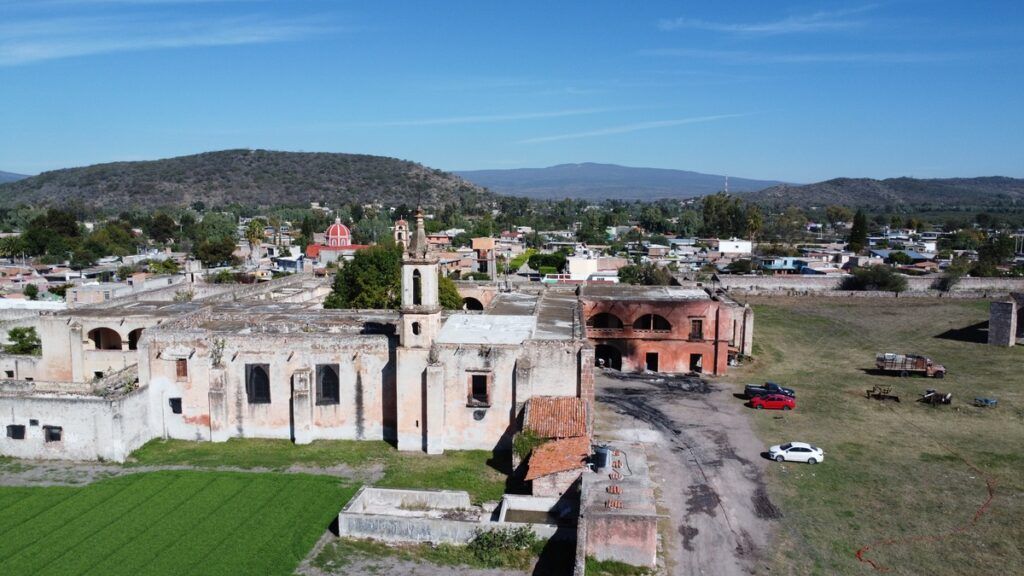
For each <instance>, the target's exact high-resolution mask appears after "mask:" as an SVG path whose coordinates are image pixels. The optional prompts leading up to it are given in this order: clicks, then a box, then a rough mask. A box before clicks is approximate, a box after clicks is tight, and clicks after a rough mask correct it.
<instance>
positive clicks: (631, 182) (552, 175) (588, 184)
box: [455, 162, 780, 200]
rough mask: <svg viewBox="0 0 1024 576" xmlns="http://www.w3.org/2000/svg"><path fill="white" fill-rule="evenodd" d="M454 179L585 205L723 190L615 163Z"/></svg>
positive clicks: (707, 181)
mask: <svg viewBox="0 0 1024 576" xmlns="http://www.w3.org/2000/svg"><path fill="white" fill-rule="evenodd" d="M455 173H456V174H458V175H459V176H461V177H463V178H465V179H466V180H469V181H470V182H473V183H475V184H478V185H480V186H486V187H487V188H489V189H491V190H493V191H494V192H497V193H498V194H505V195H509V196H527V197H529V198H544V199H562V198H578V199H585V200H605V199H610V198H617V199H622V200H657V199H661V198H693V197H695V196H703V195H705V194H713V193H715V192H718V191H720V190H722V189H723V188H725V176H720V175H716V174H702V173H700V172H689V171H686V170H670V169H666V168H632V167H629V166H619V165H616V164H594V163H590V162H587V163H583V164H559V165H557V166H551V167H549V168H514V169H509V170H466V171H457V172H455ZM777 184H780V182H778V181H775V180H750V179H747V178H734V177H731V176H730V177H729V191H730V192H751V191H755V190H762V189H764V188H768V187H770V186H775V185H777Z"/></svg>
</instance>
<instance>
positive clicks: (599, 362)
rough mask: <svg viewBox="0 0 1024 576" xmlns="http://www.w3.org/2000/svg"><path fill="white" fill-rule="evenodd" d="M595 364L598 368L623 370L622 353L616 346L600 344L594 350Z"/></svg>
mask: <svg viewBox="0 0 1024 576" xmlns="http://www.w3.org/2000/svg"><path fill="white" fill-rule="evenodd" d="M594 364H595V365H596V366H598V367H603V368H612V369H614V370H622V352H619V349H618V348H616V347H614V346H611V345H608V344H598V345H597V346H596V347H595V348H594Z"/></svg>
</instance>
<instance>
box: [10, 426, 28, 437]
mask: <svg viewBox="0 0 1024 576" xmlns="http://www.w3.org/2000/svg"><path fill="white" fill-rule="evenodd" d="M7 437H8V438H10V439H11V440H24V439H25V425H24V424H8V425H7Z"/></svg>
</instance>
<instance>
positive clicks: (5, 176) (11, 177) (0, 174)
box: [0, 170, 28, 184]
mask: <svg viewBox="0 0 1024 576" xmlns="http://www.w3.org/2000/svg"><path fill="white" fill-rule="evenodd" d="M24 178H28V176H25V175H24V174H15V173H14V172H4V171H2V170H0V184H3V183H5V182H16V181H18V180H21V179H24Z"/></svg>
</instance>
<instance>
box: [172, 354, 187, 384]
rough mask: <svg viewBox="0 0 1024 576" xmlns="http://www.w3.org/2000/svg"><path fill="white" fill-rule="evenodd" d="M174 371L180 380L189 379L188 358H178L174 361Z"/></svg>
mask: <svg viewBox="0 0 1024 576" xmlns="http://www.w3.org/2000/svg"><path fill="white" fill-rule="evenodd" d="M174 371H175V374H176V375H177V377H178V380H187V379H188V360H186V359H185V358H178V359H177V360H175V361H174Z"/></svg>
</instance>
